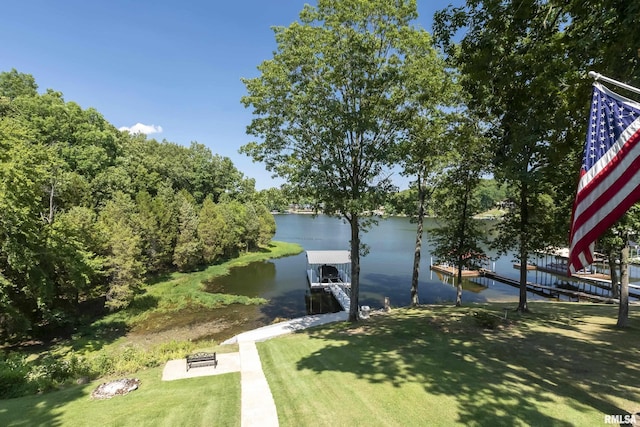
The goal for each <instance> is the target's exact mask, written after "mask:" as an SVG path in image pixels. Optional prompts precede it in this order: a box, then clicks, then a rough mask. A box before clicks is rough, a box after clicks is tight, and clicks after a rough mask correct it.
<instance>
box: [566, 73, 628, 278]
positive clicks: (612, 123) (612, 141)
mask: <svg viewBox="0 0 640 427" xmlns="http://www.w3.org/2000/svg"><path fill="white" fill-rule="evenodd" d="M638 142H640V104H638V103H637V102H634V101H631V100H629V99H627V98H625V97H623V96H620V95H618V94H616V93H614V92H612V91H610V90H609V89H607V88H606V87H604V86H602V85H601V84H600V83H597V82H596V83H594V84H593V99H592V103H591V113H590V118H589V129H588V131H587V141H586V145H585V148H584V156H583V158H582V168H581V170H580V182H579V183H578V192H577V194H576V199H575V202H574V205H573V214H572V221H571V237H570V240H569V241H570V244H569V275H571V274H572V273H576V272H577V271H580V270H582V269H584V268H585V267H587V266H588V265H590V264H591V263H592V262H593V252H594V247H595V242H596V239H597V238H598V237H599V236H600V235H601V234H602V233H604V232H605V231H606V230H607V229H608V228H609V227H611V226H612V225H613V224H614V223H615V222H616V221H617V220H618V219H619V218H620V217H621V216H622V215H624V213H625V212H626V211H627V210H628V209H629V208H630V207H631V206H632V205H633V204H634V203H635V202H637V201H638V200H639V199H640V144H639V143H638Z"/></svg>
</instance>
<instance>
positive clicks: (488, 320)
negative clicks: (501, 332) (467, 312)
mask: <svg viewBox="0 0 640 427" xmlns="http://www.w3.org/2000/svg"><path fill="white" fill-rule="evenodd" d="M473 317H474V319H475V321H476V324H477V325H478V326H480V327H481V328H484V329H495V328H497V327H498V325H500V324H501V323H502V319H501V318H500V317H498V316H496V315H495V314H494V313H490V312H488V311H474V312H473Z"/></svg>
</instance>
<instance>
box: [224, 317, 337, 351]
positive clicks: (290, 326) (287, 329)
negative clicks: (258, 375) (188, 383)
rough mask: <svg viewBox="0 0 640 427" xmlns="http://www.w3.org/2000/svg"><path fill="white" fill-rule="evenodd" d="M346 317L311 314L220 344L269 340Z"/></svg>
mask: <svg viewBox="0 0 640 427" xmlns="http://www.w3.org/2000/svg"><path fill="white" fill-rule="evenodd" d="M348 317H349V313H347V312H346V311H339V312H338V313H327V314H312V315H309V316H304V317H299V318H297V319H292V320H287V321H285V322H279V323H274V324H273V325H267V326H263V327H262V328H258V329H254V330H252V331H247V332H243V333H241V334H239V335H236V336H235V337H233V338H229V339H228V340H226V341H224V342H223V343H222V344H235V343H239V342H242V341H254V342H255V341H265V340H268V339H269V338H274V337H279V336H281V335H286V334H290V333H292V332H295V331H301V330H303V329H307V328H311V327H313V326H320V325H324V324H326V323H332V322H344V321H346V320H347V319H348Z"/></svg>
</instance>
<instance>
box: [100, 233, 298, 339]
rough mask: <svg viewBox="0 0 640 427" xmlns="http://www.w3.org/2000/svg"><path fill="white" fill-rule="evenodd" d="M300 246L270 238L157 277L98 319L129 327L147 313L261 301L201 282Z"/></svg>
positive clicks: (281, 255)
mask: <svg viewBox="0 0 640 427" xmlns="http://www.w3.org/2000/svg"><path fill="white" fill-rule="evenodd" d="M300 252H302V247H301V246H300V245H298V244H295V243H287V242H275V241H274V242H271V244H270V245H269V247H267V248H263V249H262V250H261V251H259V252H249V253H245V254H243V255H241V256H240V257H238V258H234V259H232V260H230V261H227V262H224V263H222V264H216V265H212V266H209V267H207V268H206V269H203V270H202V271H196V272H191V273H179V272H176V273H172V274H168V275H166V276H162V277H159V278H156V279H155V280H153V281H151V282H150V283H149V284H148V285H147V286H145V288H144V291H143V293H141V294H140V295H138V296H136V299H135V300H134V302H133V304H132V305H131V306H130V307H129V308H128V309H126V310H122V311H119V312H117V313H113V314H110V315H107V316H105V317H104V318H103V319H101V320H100V321H99V323H106V324H122V323H124V324H125V325H126V326H127V327H129V328H131V327H133V326H135V325H136V324H138V323H140V322H142V321H144V320H145V319H147V318H148V317H149V316H151V315H154V314H158V313H162V314H169V313H177V312H179V311H182V310H187V309H189V310H192V309H194V308H197V309H216V308H220V307H224V306H227V305H230V304H263V303H265V302H266V301H265V300H264V299H262V298H249V297H246V296H243V295H230V294H219V293H209V292H204V286H203V284H204V282H206V281H208V280H211V279H213V278H215V277H220V276H224V275H226V274H228V273H229V271H230V270H231V269H232V268H234V267H242V266H245V265H248V264H250V263H252V262H259V261H265V260H268V259H275V258H281V257H285V256H290V255H297V254H299V253H300Z"/></svg>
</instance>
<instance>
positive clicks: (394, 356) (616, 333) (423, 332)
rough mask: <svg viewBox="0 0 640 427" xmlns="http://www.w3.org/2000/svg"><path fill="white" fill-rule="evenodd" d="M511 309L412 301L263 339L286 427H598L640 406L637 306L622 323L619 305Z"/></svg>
mask: <svg viewBox="0 0 640 427" xmlns="http://www.w3.org/2000/svg"><path fill="white" fill-rule="evenodd" d="M504 306H507V307H508V306H509V305H504ZM502 307H503V305H502V304H491V305H490V306H488V307H487V308H485V307H478V306H471V307H463V308H452V307H426V308H422V309H402V310H397V311H395V312H394V314H393V315H392V316H376V317H373V318H372V319H371V320H370V321H368V322H366V323H363V324H359V325H349V324H340V325H334V326H331V327H325V328H322V329H317V330H314V331H309V332H307V333H303V334H297V335H293V336H289V337H285V338H282V339H277V340H271V341H267V342H264V343H261V344H259V347H258V348H259V351H260V355H261V359H262V362H263V366H264V369H265V374H266V376H267V379H268V381H269V384H270V386H271V390H272V392H273V395H274V399H275V402H276V406H277V408H278V416H279V419H280V425H281V426H299V425H331V426H342V425H344V426H347V425H367V426H371V425H373V426H375V425H379V426H406V425H430V426H431V425H434V426H436V425H451V424H460V425H467V426H486V425H509V426H517V425H536V426H546V425H553V426H569V425H600V424H602V423H603V421H604V415H608V414H630V413H635V412H638V411H640V403H637V402H640V390H639V389H638V388H637V381H638V379H639V378H640V368H639V365H638V362H637V356H638V351H637V345H636V343H637V342H638V338H640V313H639V312H638V308H637V307H634V309H633V311H632V319H631V325H632V327H631V328H630V329H628V330H624V331H620V330H617V329H615V328H614V325H615V319H616V307H614V306H598V305H577V304H563V303H532V304H531V309H532V311H533V313H532V314H525V315H522V316H520V315H518V314H515V313H510V314H509V315H508V316H509V319H508V320H507V321H505V320H504V319H503V318H502V317H503V316H504V314H503V310H502ZM478 311H481V312H486V313H485V314H487V315H489V316H494V317H495V318H496V319H498V322H497V325H498V327H497V328H496V329H493V330H485V329H482V328H480V327H479V326H478V325H479V324H478V321H477V319H478V316H474V313H477V312H478ZM480 317H483V316H480ZM638 417H639V418H640V415H639V416H638Z"/></svg>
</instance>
